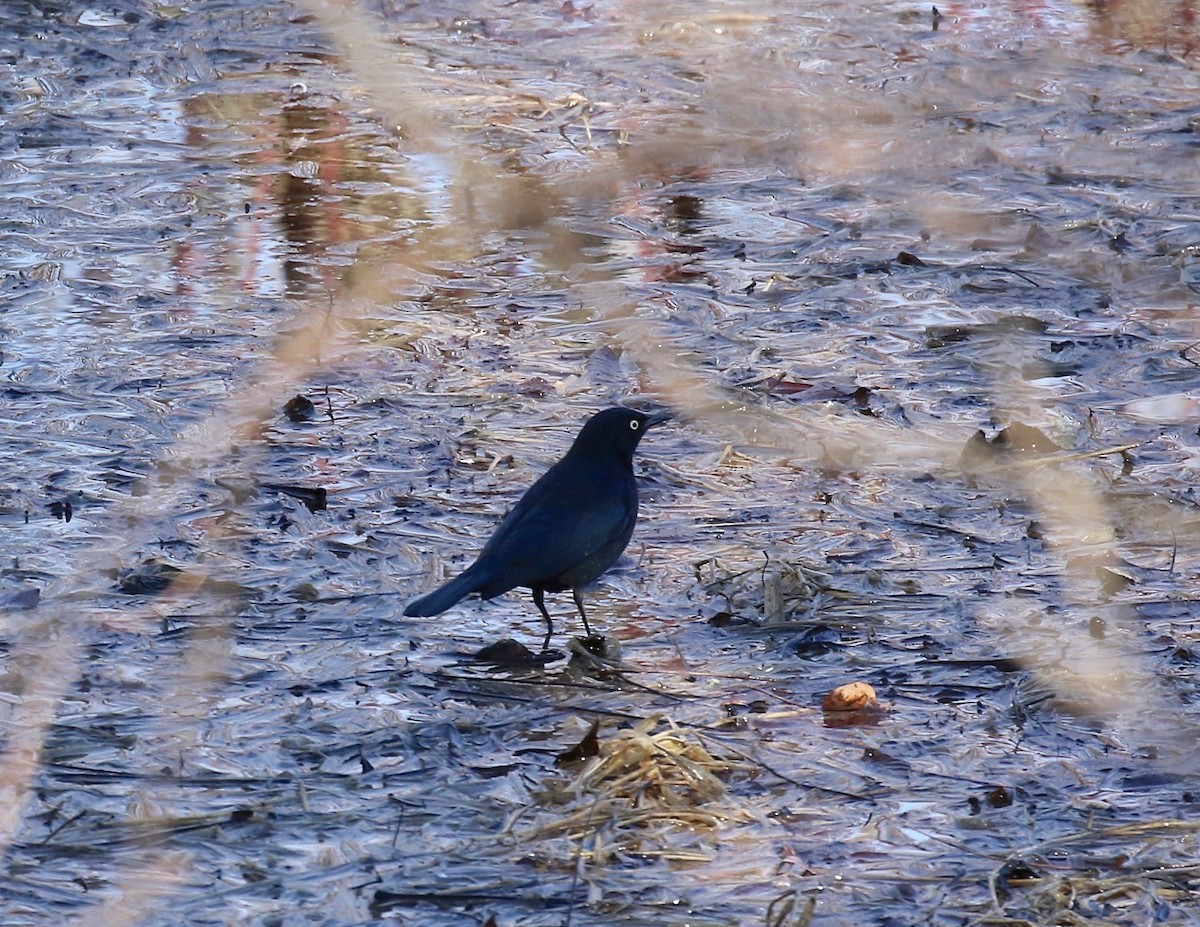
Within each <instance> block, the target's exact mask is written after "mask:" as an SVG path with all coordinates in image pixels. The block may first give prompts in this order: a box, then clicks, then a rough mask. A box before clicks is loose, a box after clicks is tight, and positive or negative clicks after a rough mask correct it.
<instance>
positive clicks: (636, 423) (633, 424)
mask: <svg viewBox="0 0 1200 927" xmlns="http://www.w3.org/2000/svg"><path fill="white" fill-rule="evenodd" d="M640 424H641V423H640V422H639V421H638V420H637V419H636V418H635V419H634V420H633V421H632V422H630V423H629V430H630V431H637V430H638V426H639V425H640Z"/></svg>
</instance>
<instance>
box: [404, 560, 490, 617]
mask: <svg viewBox="0 0 1200 927" xmlns="http://www.w3.org/2000/svg"><path fill="white" fill-rule="evenodd" d="M486 584H487V577H486V576H481V575H479V573H478V572H477V571H476V570H475V569H474V568H473V567H468V568H467V569H466V570H464V571H463V572H462V573H460V574H459V575H458V576H456V577H455V578H454V579H452V580H450V582H448V583H446V585H444V586H439V587H438V588H437V589H434V590H433V592H431V593H429V595H425V596H421V598H419V599H417V600H416V601H415V602H409V603H408V607H407V608H406V609H404V614H405V615H407V616H408V617H409V618H430V617H432V616H433V615H440V614H441V613H442V612H444V611H445V610H446V609H448V608H449V607H450V606H451V605H453V604H454V603H455V602H457V601H458V600H459V599H462V598H465V597H466V596H469V595H470V594H471V593H472V592H478V591H479V589H480V587H482V586H484V585H486Z"/></svg>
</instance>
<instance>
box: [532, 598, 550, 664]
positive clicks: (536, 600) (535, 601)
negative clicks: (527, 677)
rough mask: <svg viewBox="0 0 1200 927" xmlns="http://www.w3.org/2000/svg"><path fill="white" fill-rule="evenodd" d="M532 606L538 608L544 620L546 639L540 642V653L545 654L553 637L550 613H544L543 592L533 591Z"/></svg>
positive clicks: (544, 601)
mask: <svg viewBox="0 0 1200 927" xmlns="http://www.w3.org/2000/svg"><path fill="white" fill-rule="evenodd" d="M533 604H534V605H536V606H537V607H538V611H539V612H541V613H542V617H543V618H545V619H546V639H545V640H544V641H542V653H545V652H546V651H547V650H549V649H550V638H551V637H553V636H554V622H553V621H551V620H550V613H549V612H548V611H546V592H545V590H543V589H537V588H535V589H534V590H533Z"/></svg>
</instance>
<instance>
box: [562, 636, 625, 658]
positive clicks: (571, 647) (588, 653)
mask: <svg viewBox="0 0 1200 927" xmlns="http://www.w3.org/2000/svg"><path fill="white" fill-rule="evenodd" d="M567 650H568V651H570V653H571V657H572V659H574V658H575V657H582V658H584V659H587V660H593V661H596V662H599V663H606V664H617V663H620V662H621V642H620V641H619V640H617V639H616V638H615V637H605V636H604V635H603V634H589V635H588V636H587V637H573V638H571V641H570V643H569V644H567Z"/></svg>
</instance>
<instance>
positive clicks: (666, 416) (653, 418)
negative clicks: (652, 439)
mask: <svg viewBox="0 0 1200 927" xmlns="http://www.w3.org/2000/svg"><path fill="white" fill-rule="evenodd" d="M645 415H646V427H647V428H653V427H654V426H655V425H661V424H662V423H663V422H669V421H670V420H671V419H672V418H674V416H673V415H672V414H671V410H670V409H658V410H657V411H655V412H647V413H645Z"/></svg>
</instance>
